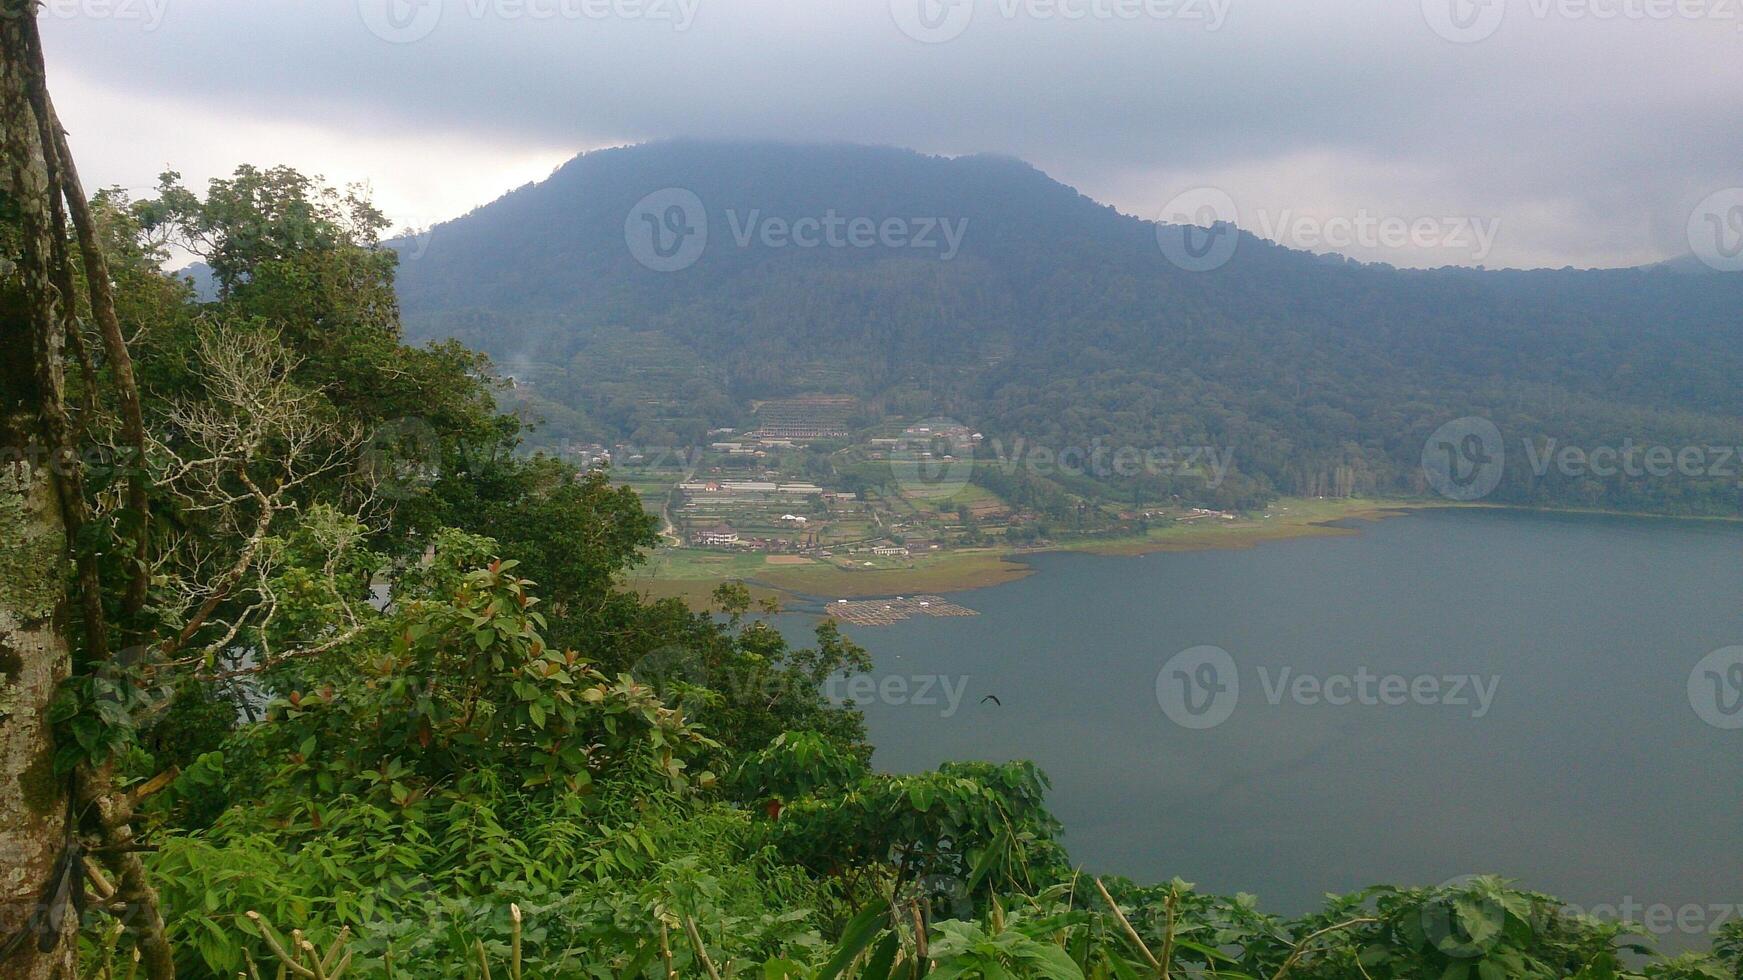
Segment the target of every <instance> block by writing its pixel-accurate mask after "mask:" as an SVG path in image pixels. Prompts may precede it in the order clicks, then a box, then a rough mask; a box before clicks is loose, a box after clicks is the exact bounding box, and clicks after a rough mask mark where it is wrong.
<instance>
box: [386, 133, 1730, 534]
mask: <svg viewBox="0 0 1743 980" xmlns="http://www.w3.org/2000/svg"><path fill="white" fill-rule="evenodd" d="M669 188H682V189H685V190H687V191H689V192H691V193H693V194H694V195H695V200H696V201H697V202H699V203H700V205H701V209H702V211H703V212H705V215H706V218H705V221H706V225H707V231H708V234H707V245H706V247H705V248H703V249H702V250H701V252H700V254H699V256H697V257H695V258H694V261H693V263H692V264H689V265H687V266H686V267H683V268H681V269H678V270H677V271H670V272H661V271H655V270H654V269H652V268H649V267H648V265H647V264H644V262H642V261H638V258H637V255H636V254H635V253H634V252H633V251H632V247H631V245H630V241H632V240H636V235H637V233H638V229H636V228H634V227H632V229H631V232H630V233H629V234H628V235H626V221H630V222H631V224H632V226H633V223H634V218H632V211H634V210H635V209H636V208H637V205H638V202H641V201H643V199H644V198H646V197H647V196H648V195H650V194H656V193H657V192H661V191H663V190H666V189H669ZM669 198H670V195H669V193H668V195H667V196H666V197H664V198H661V200H662V201H664V200H668V199H669ZM665 216H666V211H665V209H663V208H662V209H660V214H658V215H656V216H655V220H663V219H664V218H665ZM830 216H834V217H835V218H836V219H838V220H841V221H845V220H848V219H852V218H869V219H871V220H872V221H873V222H876V223H878V224H880V225H881V224H882V223H883V222H885V221H888V220H890V219H895V220H897V221H898V223H899V224H900V225H901V226H903V227H905V228H906V229H907V230H908V231H909V232H911V233H912V232H918V231H920V230H923V229H925V228H928V227H929V228H931V229H933V230H934V234H933V235H932V236H931V244H930V245H929V246H927V247H921V246H919V245H918V244H916V245H914V246H906V247H904V246H900V245H896V244H887V243H880V244H875V245H873V246H872V247H854V246H852V245H844V246H843V247H814V248H802V247H797V246H796V245H794V244H792V242H791V241H790V240H786V239H783V238H782V237H781V236H779V235H777V236H775V238H774V239H773V240H772V243H771V241H770V240H767V239H765V238H764V237H763V235H762V231H763V230H765V229H766V228H767V227H768V226H767V224H766V222H767V221H768V220H769V219H779V220H780V221H785V222H793V221H796V220H798V219H802V218H807V217H809V218H814V219H818V220H820V221H821V220H822V219H825V218H828V217H830ZM644 220H645V219H644ZM928 222H930V224H928ZM679 225H681V226H683V225H684V222H683V221H679ZM685 227H690V226H685ZM947 227H948V228H955V229H958V230H959V231H960V241H959V243H958V244H957V245H956V247H955V249H954V252H953V253H952V250H951V248H950V247H949V244H950V243H948V242H947V241H946V238H947V236H946V235H945V234H944V233H943V232H941V231H938V230H937V229H941V228H947ZM644 240H645V239H644ZM672 240H674V241H675V240H676V239H675V237H674V238H673V239H672ZM646 255H647V253H646V250H645V248H644V249H643V257H644V258H645V257H646ZM402 256H403V257H402V264H401V269H400V294H401V298H402V302H403V305H404V309H405V313H406V319H407V324H408V329H409V330H410V332H411V333H412V334H413V335H414V336H417V337H425V338H427V337H441V336H454V337H458V338H459V339H461V340H463V341H465V342H466V343H468V344H470V345H474V346H477V347H479V348H481V349H483V350H486V351H488V352H489V353H491V354H492V355H493V356H495V357H496V358H497V359H498V360H500V361H501V362H503V363H504V364H505V365H507V366H508V367H509V369H510V370H513V371H515V372H516V373H517V374H519V375H522V376H525V377H529V378H535V379H537V380H538V382H539V385H540V394H541V396H542V397H544V398H547V399H549V400H550V401H552V402H553V403H561V405H562V406H563V409H564V410H563V411H560V412H554V413H553V417H552V422H553V424H554V427H555V428H558V429H562V430H563V431H565V432H568V433H570V434H575V435H587V436H589V437H593V438H611V437H627V438H632V439H637V440H641V441H648V442H656V441H657V442H678V443H684V442H689V441H693V440H696V439H699V438H701V437H702V434H703V433H704V432H705V430H706V428H707V427H708V426H709V425H710V424H732V422H734V421H739V420H742V417H743V413H744V406H745V403H746V402H747V401H748V400H749V399H753V398H766V397H772V396H779V395H786V394H794V393H802V392H806V391H821V392H847V393H851V394H854V395H858V396H860V397H862V398H865V399H867V400H868V404H869V408H868V411H869V412H871V413H872V414H874V415H875V414H876V413H878V412H890V413H895V414H903V415H929V414H948V415H953V416H957V417H960V418H962V419H964V420H965V421H968V422H971V423H972V424H974V425H976V426H977V427H980V428H983V429H986V430H988V431H989V433H1003V434H1006V435H1009V436H1017V435H1021V436H1024V437H1026V438H1027V439H1029V440H1030V441H1031V442H1041V443H1045V444H1051V445H1055V446H1074V445H1078V446H1083V445H1089V444H1090V443H1091V442H1092V441H1094V440H1098V439H1099V440H1102V441H1103V443H1104V444H1108V445H1119V444H1130V445H1134V446H1139V447H1147V446H1161V445H1185V444H1211V445H1219V446H1228V447H1231V448H1232V449H1234V451H1235V453H1236V458H1237V461H1238V462H1237V470H1238V474H1239V475H1238V477H1237V479H1235V480H1232V481H1230V483H1229V485H1227V486H1225V487H1223V488H1219V490H1218V494H1219V495H1220V499H1225V500H1236V501H1251V500H1262V499H1264V497H1265V496H1266V495H1268V494H1270V493H1272V492H1275V491H1282V492H1293V493H1325V492H1331V493H1347V492H1419V491H1420V490H1421V489H1422V480H1421V474H1420V465H1419V464H1420V458H1421V451H1422V445H1423V441H1424V439H1425V438H1426V437H1427V435H1428V434H1429V433H1430V432H1432V431H1433V430H1434V429H1435V428H1436V427H1438V426H1439V425H1440V424H1441V423H1443V422H1445V421H1447V420H1449V419H1453V418H1458V417H1461V416H1467V415H1481V416H1484V417H1487V418H1491V419H1493V420H1494V421H1495V422H1496V423H1497V425H1499V427H1500V428H1501V430H1502V431H1503V432H1504V433H1505V434H1506V438H1507V439H1508V440H1509V442H1510V443H1511V444H1514V445H1515V446H1517V444H1518V441H1519V440H1521V439H1526V438H1536V439H1541V438H1546V437H1547V438H1556V439H1558V440H1561V441H1562V442H1564V443H1565V442H1574V443H1578V444H1582V445H1586V446H1597V445H1607V444H1619V443H1620V442H1621V441H1622V440H1624V439H1633V440H1634V441H1635V442H1660V443H1664V444H1667V445H1671V446H1681V445H1686V444H1695V443H1701V444H1707V443H1710V444H1715V445H1721V444H1723V445H1739V444H1743V423H1740V422H1739V417H1743V390H1740V389H1739V386H1738V385H1737V384H1736V383H1735V379H1736V378H1737V377H1739V376H1740V375H1743V331H1740V329H1739V328H1743V322H1740V321H1743V276H1723V275H1689V274H1681V273H1679V272H1678V271H1677V270H1675V269H1672V268H1663V267H1661V268H1652V269H1639V270H1617V271H1573V270H1561V271H1550V270H1544V271H1505V272H1492V271H1491V272H1485V271H1479V270H1469V269H1456V268H1449V269H1440V270H1431V271H1417V270H1400V269H1394V268H1391V267H1388V266H1382V265H1362V264H1358V263H1353V262H1347V261H1343V260H1341V259H1336V258H1328V257H1323V256H1315V255H1311V254H1308V253H1304V252H1299V251H1294V250H1291V249H1286V248H1283V247H1281V246H1278V245H1275V244H1273V243H1270V242H1266V241H1263V240H1261V239H1258V238H1256V237H1254V236H1252V235H1249V234H1246V233H1241V234H1240V239H1239V243H1238V247H1237V249H1236V251H1235V254H1234V256H1233V258H1232V259H1231V260H1230V261H1229V262H1228V263H1227V264H1226V265H1223V266H1221V267H1220V268H1216V269H1214V270H1213V271H1206V272H1192V271H1187V270H1185V269H1182V268H1180V267H1178V266H1176V265H1175V264H1173V263H1172V262H1170V261H1169V259H1168V258H1167V257H1166V256H1165V254H1164V253H1163V250H1162V249H1161V248H1159V247H1158V244H1157V228H1156V226H1155V225H1154V224H1152V223H1150V222H1148V221H1144V220H1141V219H1138V218H1134V217H1131V216H1127V215H1122V214H1120V213H1118V212H1116V211H1114V210H1113V209H1112V208H1109V207H1106V206H1104V205H1100V204H1098V203H1096V202H1094V201H1092V200H1090V199H1089V198H1086V197H1084V196H1082V195H1081V194H1079V193H1077V192H1076V191H1075V190H1073V189H1072V188H1069V187H1067V186H1065V185H1063V184H1060V183H1058V182H1056V181H1054V180H1052V179H1050V178H1048V177H1047V176H1046V175H1045V174H1042V173H1041V172H1040V171H1038V170H1036V169H1034V168H1032V167H1030V166H1028V165H1026V164H1023V163H1021V162H1019V161H1015V160H1011V159H1007V158H1000V157H991V156H973V157H962V158H955V159H949V158H942V157H932V156H925V155H921V154H917V153H912V152H909V151H903V150H896V149H888V148H877V147H860V146H845V145H843V146H790V145H777V144H723V143H688V142H684V143H663V144H650V145H645V146H638V147H630V148H624V149H615V150H606V151H599V152H596V153H590V154H586V155H584V156H581V157H578V158H576V159H575V160H573V161H571V162H570V163H568V164H566V165H565V166H564V167H562V168H561V169H559V170H558V171H557V172H556V173H554V174H553V175H552V176H551V177H550V178H549V179H547V180H546V181H544V182H541V183H538V184H534V185H528V186H526V187H523V188H520V189H518V190H516V191H514V192H512V193H510V194H508V195H506V196H504V197H503V198H501V199H500V200H498V201H496V202H494V203H492V204H490V205H488V206H486V207H483V208H480V209H478V210H476V211H474V212H472V213H471V214H468V215H466V216H465V217H462V218H460V219H457V220H455V221H453V222H449V223H447V224H444V225H441V226H438V227H436V228H435V229H432V230H431V231H430V232H429V233H428V234H427V235H426V236H424V237H421V238H420V239H419V240H417V241H416V242H413V243H408V244H406V245H405V246H404V247H403V248H402ZM656 261H657V260H656ZM627 338H639V340H636V341H635V342H634V343H630V342H629V341H628V340H627ZM662 347H669V348H670V350H671V351H673V352H682V353H681V354H679V353H673V354H671V355H669V356H666V357H663V358H661V359H659V360H658V361H657V362H656V363H655V364H653V365H649V364H647V363H645V362H642V361H638V359H637V358H634V357H626V352H628V351H630V350H631V349H635V350H658V349H661V348H662ZM679 361H685V362H688V363H690V364H692V366H694V367H696V368H698V369H699V370H697V371H696V372H695V373H691V374H686V375H684V376H683V377H682V378H680V377H678V376H677V373H676V372H672V371H668V370H663V367H665V366H669V365H672V364H675V363H678V362H679ZM638 364H639V366H638ZM1516 470H1523V468H1521V467H1509V468H1508V471H1507V476H1506V480H1505V482H1504V484H1503V486H1502V488H1501V489H1500V490H1498V491H1497V493H1496V498H1497V499H1510V500H1516V501H1519V502H1531V501H1555V502H1564V503H1575V502H1578V503H1590V504H1603V505H1606V506H1630V507H1641V508H1646V509H1659V510H1702V511H1706V510H1725V511H1729V510H1734V509H1736V507H1737V500H1738V495H1737V487H1736V481H1735V480H1731V481H1729V482H1726V481H1722V480H1714V481H1705V482H1701V481H1689V480H1683V481H1680V482H1678V481H1658V482H1656V483H1654V482H1652V481H1629V480H1627V479H1623V478H1618V479H1615V480H1610V481H1594V480H1593V479H1591V478H1590V477H1589V476H1588V477H1583V478H1578V479H1576V478H1572V477H1566V476H1564V475H1562V474H1557V473H1553V472H1552V473H1549V474H1546V475H1545V476H1543V477H1539V476H1538V475H1537V474H1534V473H1531V472H1529V471H1522V472H1516ZM1116 482H1117V481H1116ZM1151 489H1152V490H1162V491H1166V490H1171V489H1172V490H1178V489H1180V488H1178V487H1173V486H1170V485H1169V484H1168V481H1166V480H1164V481H1161V482H1160V483H1159V484H1158V485H1157V486H1155V487H1152V488H1151Z"/></svg>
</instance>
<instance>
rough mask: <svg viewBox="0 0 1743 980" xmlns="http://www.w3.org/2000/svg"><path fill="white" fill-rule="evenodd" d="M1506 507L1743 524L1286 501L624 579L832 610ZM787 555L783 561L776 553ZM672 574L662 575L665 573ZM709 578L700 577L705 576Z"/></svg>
mask: <svg viewBox="0 0 1743 980" xmlns="http://www.w3.org/2000/svg"><path fill="white" fill-rule="evenodd" d="M1455 509H1456V510H1465V509H1482V510H1501V511H1518V512H1521V513H1530V514H1544V515H1564V516H1570V517H1613V518H1630V519H1649V520H1664V521H1695V522H1701V523H1710V524H1723V525H1739V524H1743V518H1740V517H1728V516H1723V515H1710V516H1709V515H1677V514H1641V513H1633V512H1627V511H1612V510H1598V509H1575V508H1548V507H1529V506H1521V505H1516V504H1487V503H1458V502H1454V501H1447V500H1405V499H1382V498H1373V499H1370V498H1340V499H1335V500H1331V499H1326V500H1321V499H1317V498H1299V497H1285V498H1279V499H1278V500H1276V501H1274V502H1273V503H1272V505H1271V509H1270V511H1269V513H1268V514H1267V515H1266V516H1264V517H1242V518H1237V519H1235V520H1233V521H1230V522H1227V523H1215V524H1212V523H1208V522H1209V521H1211V520H1213V519H1212V518H1205V519H1204V521H1205V522H1203V523H1195V524H1186V525H1182V524H1178V523H1176V524H1170V525H1169V526H1167V527H1163V528H1157V529H1154V530H1152V531H1150V532H1149V533H1148V534H1145V535H1142V536H1138V535H1126V536H1123V537H1110V538H1099V539H1098V538H1078V539H1072V540H1065V541H1058V542H1054V543H1051V544H1048V545H1045V546H1042V547H1032V548H1012V547H1004V546H1000V547H987V548H963V549H957V550H953V551H950V552H947V553H945V554H942V555H938V556H927V557H922V558H921V559H920V560H919V561H917V562H915V563H914V564H912V565H909V566H906V567H879V568H871V569H863V570H862V569H850V568H842V567H840V566H837V565H833V564H827V563H823V562H816V561H812V562H808V563H798V564H795V563H790V562H780V563H772V562H769V561H768V560H767V559H768V557H769V556H765V555H761V554H742V555H741V554H725V553H718V552H702V551H697V550H695V549H666V550H663V551H662V552H659V553H656V554H655V555H654V556H652V557H651V559H650V560H649V561H648V562H647V563H646V564H645V565H642V566H640V567H638V568H637V569H636V570H635V572H634V573H633V574H631V575H629V576H627V577H626V578H625V579H624V580H623V583H622V584H623V585H624V587H626V588H629V589H631V590H633V591H636V592H639V593H641V594H643V595H644V596H647V597H649V598H654V599H663V598H679V599H683V600H684V601H685V602H686V603H687V604H688V605H690V606H691V608H693V609H700V608H702V607H704V606H706V604H707V601H708V596H709V594H710V593H711V592H712V591H713V590H714V588H715V587H716V586H719V585H721V584H724V583H728V582H743V583H744V584H745V585H746V586H747V587H749V588H750V590H751V594H752V597H753V598H754V599H765V598H773V599H776V600H778V601H781V602H782V603H783V605H785V604H787V603H788V602H789V601H794V600H796V602H794V604H796V605H809V604H813V603H818V602H823V603H827V602H829V601H831V600H833V599H841V598H847V599H868V598H883V597H888V596H896V595H908V594H914V593H919V592H926V593H943V594H948V593H955V592H968V591H973V590H976V589H984V588H991V587H993V586H996V585H1004V584H1006V583H1009V582H1015V581H1018V580H1020V579H1024V578H1027V577H1029V576H1030V575H1033V574H1035V573H1036V569H1035V568H1034V566H1033V565H1032V564H1030V563H1029V562H1028V561H1026V559H1027V558H1029V557H1030V556H1033V555H1048V554H1065V553H1072V552H1075V553H1079V554H1092V555H1104V556H1109V557H1138V556H1141V555H1148V554H1162V553H1182V552H1194V551H1221V550H1245V549H1248V548H1256V547H1258V546H1260V545H1264V544H1271V543H1274V542H1280V541H1296V540H1302V539H1311V538H1327V537H1352V536H1355V535H1359V534H1361V533H1362V530H1363V529H1362V528H1361V527H1359V526H1358V527H1352V526H1346V525H1345V522H1350V521H1366V522H1369V523H1376V522H1379V521H1383V520H1389V519H1391V518H1395V517H1408V516H1410V515H1412V514H1415V513H1419V512H1422V511H1429V510H1455ZM776 557H784V556H776ZM662 573H663V574H662ZM699 573H700V574H699Z"/></svg>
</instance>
